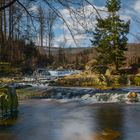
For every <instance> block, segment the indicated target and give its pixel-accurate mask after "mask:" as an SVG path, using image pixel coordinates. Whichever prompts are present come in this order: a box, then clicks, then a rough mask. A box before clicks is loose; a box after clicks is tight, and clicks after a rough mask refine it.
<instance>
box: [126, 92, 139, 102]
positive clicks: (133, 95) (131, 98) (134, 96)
mask: <svg viewBox="0 0 140 140" xmlns="http://www.w3.org/2000/svg"><path fill="white" fill-rule="evenodd" d="M127 98H128V100H129V101H130V102H138V94H137V93H136V92H129V93H128V95H127Z"/></svg>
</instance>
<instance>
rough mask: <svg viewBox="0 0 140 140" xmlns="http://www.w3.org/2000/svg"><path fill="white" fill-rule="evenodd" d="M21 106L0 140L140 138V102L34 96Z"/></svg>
mask: <svg viewBox="0 0 140 140" xmlns="http://www.w3.org/2000/svg"><path fill="white" fill-rule="evenodd" d="M19 110H20V111H19V114H18V117H17V119H14V121H13V122H12V124H11V125H2V126H1V127H0V140H139V139H140V121H139V118H140V104H118V103H106V104H88V103H84V102H81V101H80V100H79V101H70V102H61V101H58V100H48V99H30V100H26V101H22V102H20V107H19ZM5 124H6V122H5Z"/></svg>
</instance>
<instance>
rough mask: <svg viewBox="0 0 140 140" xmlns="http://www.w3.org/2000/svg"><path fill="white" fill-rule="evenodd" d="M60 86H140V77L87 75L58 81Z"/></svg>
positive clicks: (67, 77) (102, 87) (106, 87)
mask: <svg viewBox="0 0 140 140" xmlns="http://www.w3.org/2000/svg"><path fill="white" fill-rule="evenodd" d="M56 85H58V86H73V87H77V86H78V87H96V88H99V89H109V88H117V87H121V86H140V75H110V76H107V75H101V74H86V73H81V74H77V75H71V76H66V77H64V78H60V79H58V81H57V83H56Z"/></svg>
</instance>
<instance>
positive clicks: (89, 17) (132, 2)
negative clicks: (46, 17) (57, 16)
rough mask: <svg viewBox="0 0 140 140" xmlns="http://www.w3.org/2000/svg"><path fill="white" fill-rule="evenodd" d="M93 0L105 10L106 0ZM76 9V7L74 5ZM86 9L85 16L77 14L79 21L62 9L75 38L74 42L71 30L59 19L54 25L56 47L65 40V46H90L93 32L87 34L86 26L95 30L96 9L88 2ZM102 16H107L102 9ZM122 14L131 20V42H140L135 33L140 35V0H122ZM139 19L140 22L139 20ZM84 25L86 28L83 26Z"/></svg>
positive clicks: (97, 6)
mask: <svg viewBox="0 0 140 140" xmlns="http://www.w3.org/2000/svg"><path fill="white" fill-rule="evenodd" d="M89 1H91V2H92V3H93V4H94V5H95V6H96V8H97V9H100V10H105V4H106V0H89ZM72 8H73V9H74V10H75V8H74V7H72ZM78 10H79V13H82V12H83V9H78ZM84 10H85V11H86V12H85V13H84V14H85V16H84V17H82V18H81V17H80V16H78V15H77V17H78V19H79V23H78V22H77V21H76V20H75V18H74V16H73V15H71V14H70V12H69V11H68V10H67V9H60V10H59V11H60V13H61V14H62V15H63V18H64V19H65V21H66V22H67V24H68V26H69V27H70V29H71V32H72V34H73V36H74V38H75V41H76V43H75V42H74V40H73V38H72V36H71V33H70V31H69V30H68V28H67V26H66V24H65V23H64V22H63V21H62V20H61V21H57V23H56V24H55V26H54V31H55V40H54V47H59V46H60V44H62V43H63V42H65V44H66V45H65V47H90V46H91V42H90V39H92V37H93V36H92V34H90V33H89V32H88V33H86V34H85V28H86V29H88V31H94V27H95V25H96V20H95V19H96V18H95V17H96V15H97V14H96V11H95V10H94V9H93V7H92V6H91V5H88V4H86V5H85V6H84ZM100 15H101V16H102V17H105V16H106V13H105V12H101V11H100ZM120 16H121V18H122V19H124V20H125V21H128V20H130V33H129V35H128V39H129V40H128V42H129V43H138V42H139V41H140V40H138V39H137V38H136V36H135V35H139V36H140V0H121V10H120ZM137 21H139V23H138V22H137ZM81 25H82V26H81ZM83 27H84V28H83Z"/></svg>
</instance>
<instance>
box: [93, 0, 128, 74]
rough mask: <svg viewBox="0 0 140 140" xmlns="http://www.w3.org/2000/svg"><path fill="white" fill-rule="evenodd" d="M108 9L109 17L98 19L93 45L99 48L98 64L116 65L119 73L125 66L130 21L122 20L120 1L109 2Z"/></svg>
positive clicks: (109, 0) (108, 0) (110, 0)
mask: <svg viewBox="0 0 140 140" xmlns="http://www.w3.org/2000/svg"><path fill="white" fill-rule="evenodd" d="M106 8H107V10H108V16H107V17H106V18H103V19H101V18H98V17H97V24H96V28H95V32H94V33H93V36H94V39H93V40H92V43H93V45H95V46H97V48H96V49H97V52H98V54H99V55H98V58H97V60H98V64H99V65H102V66H109V65H114V66H115V69H116V71H117V72H118V71H119V68H120V67H121V66H122V65H124V60H125V51H126V50H127V41H128V39H127V34H128V32H129V24H130V21H128V22H125V21H124V20H122V19H120V16H119V10H120V8H121V2H120V0H107V3H106Z"/></svg>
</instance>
